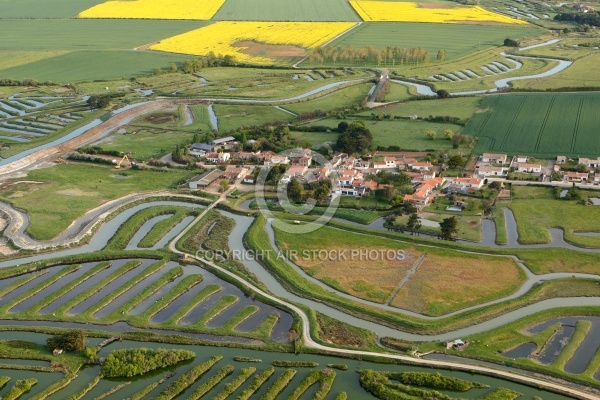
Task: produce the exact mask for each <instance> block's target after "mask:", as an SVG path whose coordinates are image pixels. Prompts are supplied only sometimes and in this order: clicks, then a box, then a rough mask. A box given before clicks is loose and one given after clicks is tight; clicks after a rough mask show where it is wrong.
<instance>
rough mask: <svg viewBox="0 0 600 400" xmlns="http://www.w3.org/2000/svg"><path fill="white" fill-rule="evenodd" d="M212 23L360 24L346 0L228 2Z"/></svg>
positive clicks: (231, 0)
mask: <svg viewBox="0 0 600 400" xmlns="http://www.w3.org/2000/svg"><path fill="white" fill-rule="evenodd" d="M212 19H213V20H222V21H232V20H233V21H360V17H359V16H358V14H356V12H354V10H353V9H352V7H351V6H350V3H348V2H347V1H346V0H304V1H294V0H227V1H226V2H225V4H223V6H222V7H221V8H220V9H219V11H218V12H217V14H216V15H215V16H214V17H213V18H212Z"/></svg>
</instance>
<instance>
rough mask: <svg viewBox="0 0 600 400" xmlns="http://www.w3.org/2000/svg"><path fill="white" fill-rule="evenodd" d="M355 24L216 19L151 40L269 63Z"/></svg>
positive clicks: (170, 48)
mask: <svg viewBox="0 0 600 400" xmlns="http://www.w3.org/2000/svg"><path fill="white" fill-rule="evenodd" d="M352 26H354V23H351V22H330V23H325V22H230V21H224V22H217V23H215V24H212V25H208V26H205V27H203V28H200V29H196V30H193V31H190V32H187V33H184V34H181V35H177V36H173V37H170V38H168V39H164V40H161V41H160V42H158V43H156V44H153V45H152V46H151V47H150V48H151V49H152V50H160V51H166V52H173V53H181V54H194V55H206V54H208V53H210V52H211V51H212V52H214V54H221V55H229V56H233V57H235V60H236V61H237V62H250V63H254V64H261V63H262V64H271V63H273V62H274V60H276V59H282V58H283V59H290V58H291V59H294V58H302V56H303V55H304V54H305V52H304V49H308V48H312V47H317V46H319V45H321V44H323V43H325V42H327V41H329V40H331V39H333V38H334V37H336V36H337V35H339V34H341V33H343V32H344V31H346V30H348V29H350V28H351V27H352Z"/></svg>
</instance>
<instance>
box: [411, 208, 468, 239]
mask: <svg viewBox="0 0 600 400" xmlns="http://www.w3.org/2000/svg"><path fill="white" fill-rule="evenodd" d="M457 226H458V220H457V219H456V217H454V216H453V217H448V218H444V219H443V220H442V222H440V231H441V233H440V238H441V239H444V240H454V237H455V236H456V235H457V234H458V227H457ZM421 227H422V224H421V219H420V218H419V214H417V213H416V212H415V213H412V214H410V216H409V217H408V221H406V229H407V230H408V231H410V232H418V231H419V229H421Z"/></svg>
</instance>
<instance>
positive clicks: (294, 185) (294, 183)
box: [287, 178, 302, 203]
mask: <svg viewBox="0 0 600 400" xmlns="http://www.w3.org/2000/svg"><path fill="white" fill-rule="evenodd" d="M287 195H288V199H290V201H291V202H293V203H298V202H299V201H300V200H302V185H301V184H300V182H298V179H296V178H292V180H290V183H288V185H287Z"/></svg>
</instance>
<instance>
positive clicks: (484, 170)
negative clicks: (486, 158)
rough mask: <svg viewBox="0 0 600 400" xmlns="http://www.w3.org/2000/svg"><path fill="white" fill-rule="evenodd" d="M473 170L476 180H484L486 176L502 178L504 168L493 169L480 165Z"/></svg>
mask: <svg viewBox="0 0 600 400" xmlns="http://www.w3.org/2000/svg"><path fill="white" fill-rule="evenodd" d="M476 168H477V169H476V170H475V174H476V175H477V177H478V178H485V177H488V176H503V175H504V168H502V167H494V166H491V165H481V166H477V167H476Z"/></svg>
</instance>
